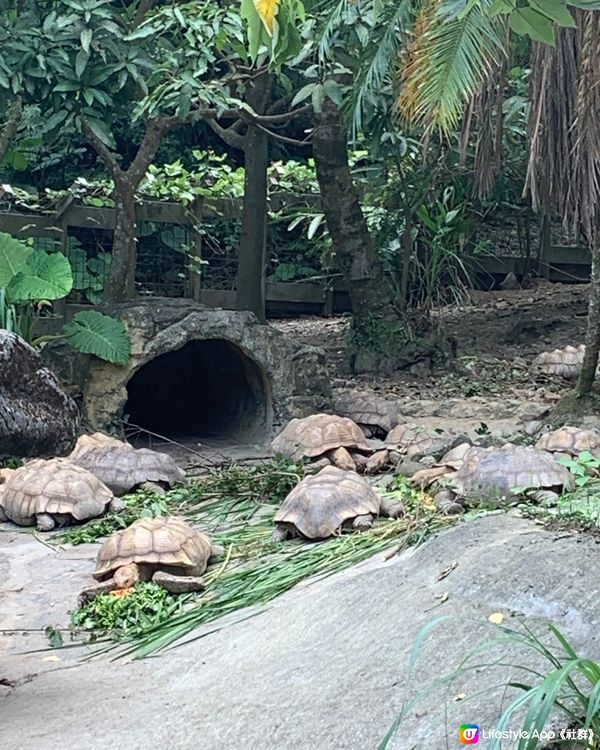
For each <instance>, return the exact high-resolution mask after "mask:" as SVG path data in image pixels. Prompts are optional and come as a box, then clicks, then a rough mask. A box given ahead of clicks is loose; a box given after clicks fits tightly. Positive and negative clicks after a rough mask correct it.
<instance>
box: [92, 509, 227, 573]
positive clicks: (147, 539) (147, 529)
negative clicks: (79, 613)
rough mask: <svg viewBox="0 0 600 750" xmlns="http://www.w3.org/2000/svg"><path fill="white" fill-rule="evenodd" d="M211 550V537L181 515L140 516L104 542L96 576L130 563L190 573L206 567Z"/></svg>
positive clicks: (201, 571)
mask: <svg viewBox="0 0 600 750" xmlns="http://www.w3.org/2000/svg"><path fill="white" fill-rule="evenodd" d="M211 553H212V546H211V543H210V540H209V538H208V537H207V536H206V535H205V534H203V533H202V532H201V531H198V530H197V529H194V528H192V527H191V526H189V525H188V524H187V523H186V522H185V521H183V520H182V519H181V518H177V517H175V516H160V517H157V518H140V519H139V520H138V521H134V522H133V523H132V524H131V526H128V527H127V528H126V529H122V530H121V531H117V532H115V533H114V534H111V536H109V537H108V539H107V540H106V541H105V542H104V544H103V545H102V547H100V550H99V551H98V557H97V558H96V570H95V572H94V578H96V580H98V581H102V580H104V579H106V578H109V577H110V576H111V575H112V574H113V573H114V572H115V570H117V568H120V567H121V566H122V565H129V564H130V563H137V564H148V565H154V566H156V568H157V569H166V570H167V571H168V570H169V568H177V569H179V570H182V571H184V572H185V573H189V574H190V575H201V574H202V573H204V571H205V570H206V566H207V563H208V559H209V558H210V556H211Z"/></svg>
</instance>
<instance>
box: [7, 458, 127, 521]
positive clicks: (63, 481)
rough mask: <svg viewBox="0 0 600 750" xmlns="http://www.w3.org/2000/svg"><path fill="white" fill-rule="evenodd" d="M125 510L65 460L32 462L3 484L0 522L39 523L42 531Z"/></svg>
mask: <svg viewBox="0 0 600 750" xmlns="http://www.w3.org/2000/svg"><path fill="white" fill-rule="evenodd" d="M123 507H124V506H123V503H122V501H121V500H118V499H117V498H115V497H114V496H113V493H112V492H111V491H110V490H109V489H108V487H106V486H105V485H104V484H102V482H101V481H100V480H99V479H98V478H97V477H95V476H94V475H93V474H92V473H91V472H89V471H86V470H85V469H83V468H81V466H77V465H75V464H73V463H71V462H70V461H69V460H68V459H66V458H53V459H51V460H49V461H45V460H43V459H38V460H36V461H31V462H30V463H27V464H25V466H22V467H21V468H19V469H16V470H15V471H13V472H11V474H10V475H9V476H8V478H7V479H6V481H5V482H4V483H3V484H0V520H2V521H6V520H10V521H13V522H14V523H17V524H19V525H20V526H33V525H35V524H36V523H37V527H38V529H40V530H41V531H50V530H51V529H53V528H54V527H55V526H56V525H63V524H66V523H69V522H72V521H86V520H87V519H88V518H95V517H96V516H101V515H102V514H103V513H104V512H105V511H106V510H120V509H122V508H123Z"/></svg>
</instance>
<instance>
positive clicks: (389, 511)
mask: <svg viewBox="0 0 600 750" xmlns="http://www.w3.org/2000/svg"><path fill="white" fill-rule="evenodd" d="M405 512H406V511H405V508H404V504H403V503H401V502H400V501H399V500H388V499H383V498H382V499H381V503H380V505H379V515H381V516H384V517H386V518H400V517H401V516H403V515H404V514H405Z"/></svg>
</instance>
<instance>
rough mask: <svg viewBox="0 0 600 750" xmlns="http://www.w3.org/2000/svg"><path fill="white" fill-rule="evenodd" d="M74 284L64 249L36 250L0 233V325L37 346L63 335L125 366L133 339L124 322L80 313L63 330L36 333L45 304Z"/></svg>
mask: <svg viewBox="0 0 600 750" xmlns="http://www.w3.org/2000/svg"><path fill="white" fill-rule="evenodd" d="M72 288H73V273H72V270H71V265H70V263H69V260H68V258H66V257H65V256H64V255H62V253H58V252H54V253H46V252H44V251H42V250H34V249H33V248H32V247H30V246H29V245H26V244H24V243H23V242H20V241H19V240H16V239H15V238H14V237H11V236H10V235H9V234H5V233H3V232H0V328H4V329H7V330H9V331H12V332H14V333H16V334H18V335H19V336H21V337H22V338H23V339H25V341H27V342H29V343H30V344H32V345H33V346H40V345H41V344H43V343H45V342H47V341H51V340H55V339H65V340H66V341H67V342H68V343H69V344H71V346H72V347H73V348H74V349H76V350H77V351H80V352H83V353H85V354H93V355H94V356H96V357H99V358H100V359H104V360H106V361H107V362H112V363H113V364H117V365H124V364H126V362H127V361H128V359H129V356H130V342H129V337H128V335H127V331H126V330H125V326H124V325H123V323H122V321H120V320H117V319H115V318H111V317H110V316H108V315H103V314H102V313H100V312H98V311H97V310H85V311H82V312H79V313H77V314H76V315H75V316H74V317H73V320H71V321H70V322H69V323H67V324H66V325H65V326H64V328H63V331H62V333H60V334H58V335H54V336H36V327H37V323H38V320H39V318H40V315H41V313H42V311H43V309H44V308H45V307H51V304H52V301H54V300H59V299H63V298H64V297H66V296H67V295H68V294H69V292H70V291H71V289H72Z"/></svg>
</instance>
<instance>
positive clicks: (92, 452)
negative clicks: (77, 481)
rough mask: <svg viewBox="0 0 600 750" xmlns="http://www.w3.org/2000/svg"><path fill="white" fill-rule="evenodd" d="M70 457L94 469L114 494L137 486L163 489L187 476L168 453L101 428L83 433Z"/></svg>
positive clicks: (95, 473) (161, 490)
mask: <svg viewBox="0 0 600 750" xmlns="http://www.w3.org/2000/svg"><path fill="white" fill-rule="evenodd" d="M69 460H70V461H72V462H73V463H75V464H77V465H78V466H82V467H83V468H84V469H87V470H88V471H91V472H92V474H94V475H95V476H97V477H98V479H100V481H101V482H103V483H104V484H105V485H106V486H107V487H108V488H109V489H110V490H112V491H113V492H114V494H115V495H124V494H126V493H127V492H130V491H131V490H132V489H134V488H138V487H140V488H142V489H149V490H152V491H154V492H164V488H165V487H172V486H173V485H174V484H175V483H176V482H181V481H182V480H183V479H184V478H185V472H184V471H183V470H182V469H180V468H179V466H177V464H176V463H175V461H174V460H173V459H172V458H171V456H168V455H167V454H166V453H159V452H158V451H153V450H149V449H148V448H134V447H133V446H131V445H129V443H123V442H122V441H121V440H117V439H116V438H112V437H109V436H108V435H104V434H102V433H101V432H95V433H94V434H93V435H82V436H81V437H80V438H79V440H78V441H77V445H76V446H75V449H74V450H73V452H72V453H71V454H70V455H69Z"/></svg>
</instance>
